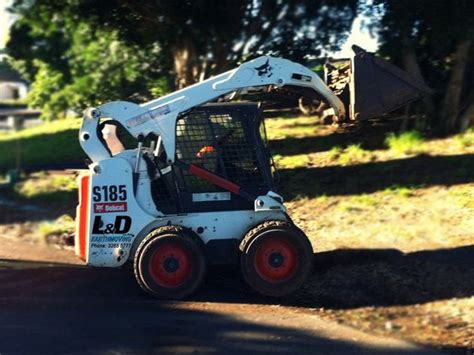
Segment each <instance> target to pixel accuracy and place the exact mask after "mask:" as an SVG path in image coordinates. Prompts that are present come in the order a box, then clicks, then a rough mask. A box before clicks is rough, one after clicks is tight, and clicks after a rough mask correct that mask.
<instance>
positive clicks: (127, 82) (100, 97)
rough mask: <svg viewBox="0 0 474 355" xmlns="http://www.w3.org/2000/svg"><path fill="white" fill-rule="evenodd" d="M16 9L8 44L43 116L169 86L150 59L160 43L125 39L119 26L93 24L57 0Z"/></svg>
mask: <svg viewBox="0 0 474 355" xmlns="http://www.w3.org/2000/svg"><path fill="white" fill-rule="evenodd" d="M13 9H14V11H16V13H17V15H18V20H17V21H16V22H15V24H14V25H13V27H12V30H11V39H10V41H9V42H8V44H7V49H8V52H9V54H10V55H11V56H12V57H13V58H15V59H16V61H15V65H16V68H17V69H19V70H20V71H21V72H22V73H23V75H24V76H25V77H26V78H27V79H29V80H30V81H31V82H32V90H31V92H30V94H29V103H30V105H32V106H34V107H40V108H41V109H42V116H43V118H46V119H54V118H58V117H61V116H64V115H65V114H66V112H67V111H68V110H73V111H75V112H76V113H78V112H81V111H82V110H83V109H84V108H85V107H87V106H92V105H98V104H101V103H103V102H105V101H109V100H114V99H129V100H135V101H140V100H143V99H149V98H150V97H152V96H154V95H157V94H158V95H162V94H163V92H164V91H167V83H166V80H164V76H166V73H165V72H163V71H162V70H161V68H159V67H158V68H157V67H154V66H152V65H150V63H149V61H148V59H150V58H151V59H152V60H151V62H156V61H157V60H158V59H157V58H159V57H160V56H161V51H160V48H159V47H158V46H149V47H146V48H138V47H137V46H134V45H128V44H125V43H124V42H123V41H121V40H120V39H119V36H118V33H117V31H113V30H109V29H101V28H98V27H95V26H92V25H91V24H90V23H88V22H87V21H84V20H81V19H79V18H78V17H77V16H76V15H75V14H74V13H73V8H72V7H64V6H62V5H61V6H57V4H56V3H55V2H54V1H50V0H41V1H40V0H38V1H34V2H30V1H17V2H16V3H15V4H14V7H13Z"/></svg>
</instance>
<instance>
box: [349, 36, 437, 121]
mask: <svg viewBox="0 0 474 355" xmlns="http://www.w3.org/2000/svg"><path fill="white" fill-rule="evenodd" d="M352 50H353V51H354V57H353V61H352V65H353V74H352V75H353V77H352V80H351V84H352V90H351V91H352V92H353V95H354V97H353V100H351V101H352V105H351V116H352V117H353V118H354V119H361V120H364V119H368V118H373V117H378V116H381V115H383V114H386V113H389V112H392V111H394V110H396V109H398V108H400V107H403V106H405V105H407V104H409V103H410V102H413V101H415V100H418V99H420V98H422V97H423V96H425V95H429V94H431V93H432V90H431V89H430V88H429V87H428V86H427V85H426V84H425V83H424V82H422V81H419V80H417V79H415V78H414V77H413V76H411V75H409V74H408V73H407V72H405V71H403V70H401V69H400V68H398V67H396V66H395V65H393V64H391V63H389V62H388V61H386V60H385V59H382V58H379V57H376V56H375V55H373V54H372V53H369V52H366V51H365V50H364V49H362V48H360V47H358V46H356V45H353V46H352Z"/></svg>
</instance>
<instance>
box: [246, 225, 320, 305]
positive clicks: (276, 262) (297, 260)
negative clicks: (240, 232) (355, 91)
mask: <svg viewBox="0 0 474 355" xmlns="http://www.w3.org/2000/svg"><path fill="white" fill-rule="evenodd" d="M240 250H241V251H242V254H241V270H242V275H243V277H244V279H245V281H246V282H247V283H248V284H249V286H250V287H252V288H253V289H254V290H256V291H257V292H259V293H261V294H263V295H265V296H271V297H282V296H286V295H288V294H290V293H292V292H295V291H296V290H298V289H299V288H300V287H301V285H302V284H303V283H304V282H305V281H306V279H307V278H308V276H309V274H310V273H311V270H312V265H313V263H312V260H313V248H312V247H311V243H310V242H309V240H308V238H307V237H306V235H305V234H304V233H303V232H302V231H301V230H300V229H298V228H297V227H295V226H293V225H291V224H290V223H288V222H285V221H266V222H263V223H261V224H259V225H258V226H256V227H255V228H253V229H251V230H250V231H249V232H248V233H247V234H246V235H245V237H244V239H243V240H242V243H241V245H240Z"/></svg>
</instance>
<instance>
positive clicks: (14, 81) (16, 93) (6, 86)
mask: <svg viewBox="0 0 474 355" xmlns="http://www.w3.org/2000/svg"><path fill="white" fill-rule="evenodd" d="M27 94H28V85H27V84H26V82H25V81H24V80H22V79H21V78H20V77H19V75H18V74H17V73H16V72H14V71H3V70H2V71H0V101H3V100H18V99H24V98H25V97H26V95H27Z"/></svg>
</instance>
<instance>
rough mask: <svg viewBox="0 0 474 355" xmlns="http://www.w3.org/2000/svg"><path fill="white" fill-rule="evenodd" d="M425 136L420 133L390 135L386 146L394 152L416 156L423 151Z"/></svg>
mask: <svg viewBox="0 0 474 355" xmlns="http://www.w3.org/2000/svg"><path fill="white" fill-rule="evenodd" d="M423 142H424V139H423V136H422V135H421V133H420V132H418V131H406V132H403V133H400V134H395V133H390V134H389V135H388V136H387V138H386V139H385V144H386V145H387V146H388V148H389V149H390V150H392V151H394V152H397V153H402V154H415V153H420V152H422V151H423Z"/></svg>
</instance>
